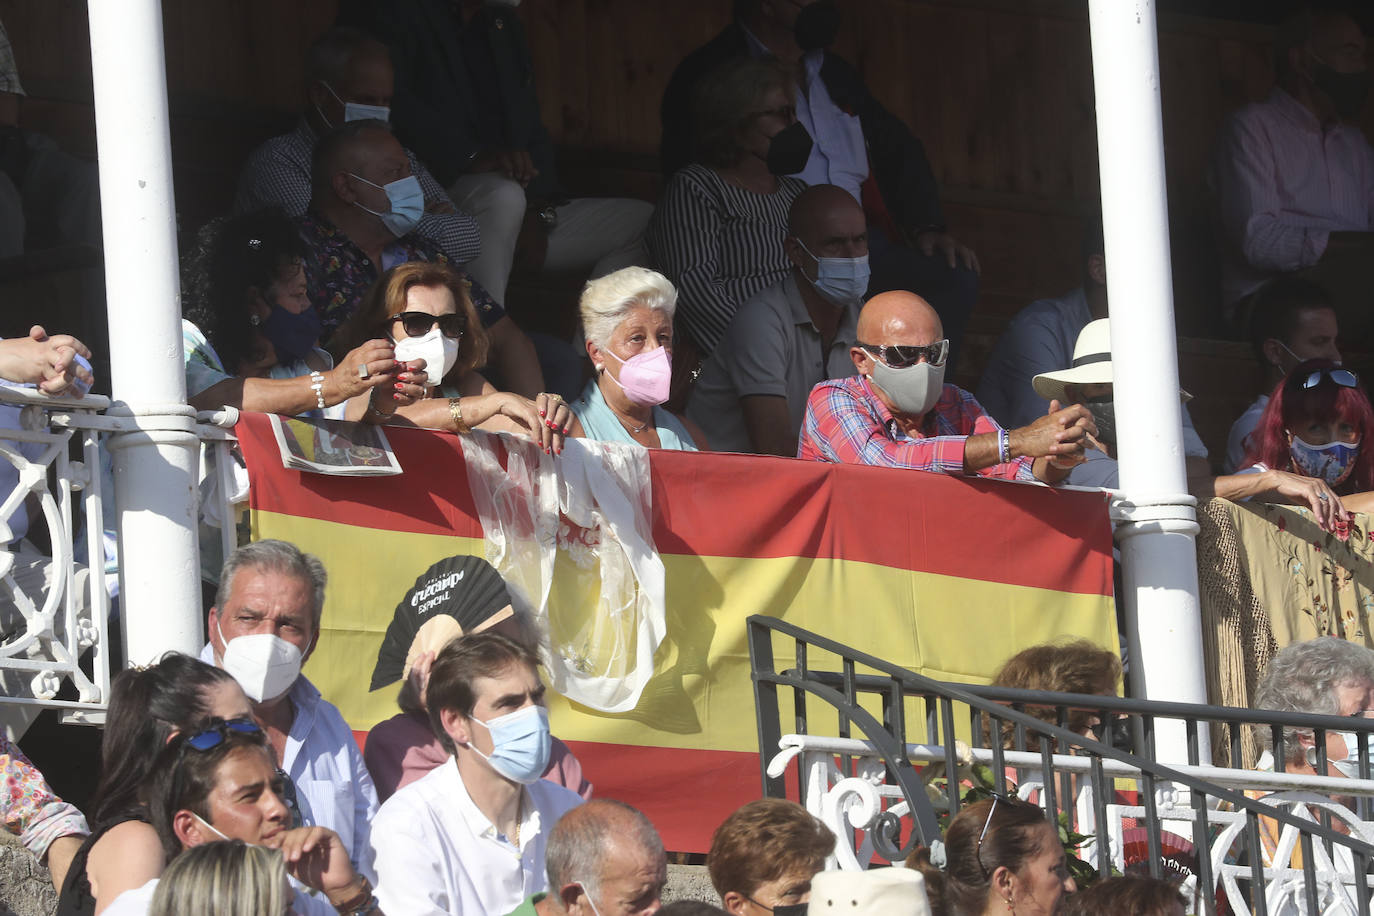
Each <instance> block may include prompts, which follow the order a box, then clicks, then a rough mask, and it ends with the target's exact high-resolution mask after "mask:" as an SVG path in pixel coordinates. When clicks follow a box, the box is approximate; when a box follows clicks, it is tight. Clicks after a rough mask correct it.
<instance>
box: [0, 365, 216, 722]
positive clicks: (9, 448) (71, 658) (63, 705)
mask: <svg viewBox="0 0 1374 916" xmlns="http://www.w3.org/2000/svg"><path fill="white" fill-rule="evenodd" d="M0 404H4V405H9V406H12V407H14V408H17V409H18V410H19V411H20V428H19V429H0V460H3V461H6V462H8V463H9V464H11V465H13V466H14V468H15V469H16V470H17V471H18V475H19V483H18V486H16V487H15V489H14V491H13V492H10V493H0V519H8V518H9V517H10V516H11V515H12V514H13V513H14V512H15V511H16V510H20V509H22V507H24V505H25V503H26V502H27V503H28V505H29V506H36V511H33V512H30V523H29V525H30V531H32V532H37V531H40V530H44V529H46V532H47V535H48V539H49V542H50V550H49V551H47V552H39V551H36V550H34V549H32V548H31V547H30V546H28V545H25V544H23V543H22V542H21V543H12V542H14V541H15V538H14V535H13V532H11V531H10V530H9V527H8V525H7V524H6V523H5V522H4V521H0V544H7V545H9V546H8V547H7V548H4V549H0V630H2V631H3V632H0V681H2V682H3V690H0V710H4V711H5V713H6V719H7V722H6V724H7V725H8V726H9V727H11V728H13V729H15V730H22V728H24V727H27V725H28V723H29V722H31V721H32V719H33V717H34V716H36V715H37V713H38V712H39V711H40V710H42V709H44V708H57V709H61V710H63V716H64V720H65V721H69V722H83V723H89V724H99V723H100V722H102V721H103V720H104V710H105V706H106V703H107V702H108V699H109V686H110V676H111V671H110V646H111V639H110V636H111V633H110V629H109V626H110V622H109V617H110V599H109V597H108V593H107V590H106V576H105V572H104V569H105V539H104V524H103V522H102V519H103V515H104V513H103V509H104V508H105V505H106V502H107V501H109V500H112V499H113V494H112V493H110V492H107V490H108V488H107V487H103V486H102V470H101V468H102V461H103V454H104V451H105V442H104V440H105V439H106V438H107V437H108V436H110V435H112V434H115V433H119V432H127V431H129V430H130V429H133V428H135V427H136V424H137V420H136V419H135V418H127V417H112V416H106V415H105V414H104V411H106V410H107V409H108V408H109V407H110V401H109V400H107V399H106V398H102V397H98V396H95V395H87V396H86V397H84V398H51V397H47V396H46V395H43V394H39V393H38V392H36V391H35V390H33V389H26V388H9V387H3V386H0ZM237 420H238V414H237V412H236V411H233V410H224V411H216V412H213V413H203V414H201V415H200V416H199V417H198V421H199V422H198V424H197V425H196V427H195V430H196V435H197V436H198V438H200V439H201V441H202V442H203V443H204V445H205V446H206V449H205V450H206V452H207V453H209V454H210V455H211V456H213V457H212V458H211V459H210V460H208V461H207V462H206V465H207V467H208V468H210V469H211V470H212V471H213V473H214V474H216V475H217V478H218V481H217V482H218V486H215V487H206V488H205V492H204V493H203V494H202V499H205V498H206V497H207V496H208V498H210V499H213V500H215V501H216V503H217V505H216V506H215V507H214V510H213V511H211V512H210V513H206V514H209V515H211V516H213V517H217V518H219V519H227V520H229V524H226V525H223V526H222V528H221V533H220V534H219V536H220V537H221V538H222V545H223V548H224V550H225V553H226V555H227V553H228V552H229V551H231V550H232V549H233V548H234V546H235V531H234V526H233V523H232V520H233V517H234V516H233V511H232V507H231V506H230V504H229V502H228V497H229V496H230V495H232V494H234V493H235V491H236V490H237V489H240V488H238V487H236V486H235V482H234V466H235V464H234V458H233V457H232V455H231V450H232V448H233V446H234V444H235V440H234V437H233V434H232V432H231V431H230V430H231V428H232V427H233V425H234V424H235V423H236V422H237ZM21 447H22V450H21ZM76 447H79V449H80V451H79V455H80V457H79V458H74V457H72V453H73V450H74V448H76ZM26 452H27V454H26ZM83 532H84V534H83ZM81 537H84V538H85V541H84V543H85V548H86V549H85V557H86V558H88V561H89V563H90V564H91V566H92V568H90V569H87V568H86V567H85V566H82V565H81V564H79V563H77V561H76V557H77V556H78V554H79V553H80V551H78V550H77V545H78V544H79V543H81V542H80V540H79V539H80V538H81ZM66 685H70V686H71V688H72V689H71V690H69V691H66V692H67V694H68V696H66V697H64V698H62V699H58V695H59V693H62V692H63V691H64V687H65V686H66ZM72 693H74V694H75V697H74V698H73V697H71V696H70V694H72Z"/></svg>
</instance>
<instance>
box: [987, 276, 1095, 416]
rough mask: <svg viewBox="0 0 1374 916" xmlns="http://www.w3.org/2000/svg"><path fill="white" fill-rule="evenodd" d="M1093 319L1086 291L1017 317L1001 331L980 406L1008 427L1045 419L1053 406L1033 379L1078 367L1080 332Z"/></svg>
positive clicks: (1044, 302) (1044, 301)
mask: <svg viewBox="0 0 1374 916" xmlns="http://www.w3.org/2000/svg"><path fill="white" fill-rule="evenodd" d="M1092 320H1093V316H1092V311H1091V310H1090V309H1089V308H1088V297H1087V295H1086V294H1085V293H1084V292H1083V289H1082V287H1079V288H1078V289H1076V290H1074V291H1073V292H1071V293H1069V294H1068V295H1067V296H1061V297H1060V298H1058V299H1040V300H1037V301H1035V302H1032V303H1031V304H1030V305H1028V306H1026V307H1025V308H1023V309H1022V310H1021V311H1019V312H1017V313H1016V317H1015V318H1013V319H1012V320H1011V323H1010V324H1008V325H1007V329H1006V330H1005V331H1003V332H1002V336H1001V338H999V339H998V341H997V346H996V347H994V348H993V351H992V356H990V357H989V358H988V364H987V368H985V369H984V370H983V377H982V379H980V380H979V382H978V390H977V391H976V392H975V394H976V395H977V397H978V403H979V404H982V405H983V409H984V410H986V411H987V412H988V413H989V414H991V415H992V418H993V419H994V420H996V421H997V422H998V423H999V424H1001V425H1002V427H1003V428H1004V429H1017V428H1019V427H1022V426H1027V425H1029V424H1031V423H1033V422H1035V421H1036V420H1037V419H1039V418H1040V417H1043V416H1044V415H1045V414H1046V412H1048V411H1049V409H1050V402H1049V401H1047V400H1045V399H1044V398H1042V397H1041V396H1040V395H1038V394H1036V393H1035V388H1033V387H1032V386H1031V379H1033V378H1035V377H1036V376H1037V375H1040V374H1041V373H1042V372H1058V371H1059V370H1061V369H1066V368H1068V367H1069V366H1071V365H1073V347H1074V344H1075V343H1077V342H1078V333H1079V332H1080V331H1082V330H1083V328H1084V327H1086V326H1087V324H1088V322H1090V321H1092Z"/></svg>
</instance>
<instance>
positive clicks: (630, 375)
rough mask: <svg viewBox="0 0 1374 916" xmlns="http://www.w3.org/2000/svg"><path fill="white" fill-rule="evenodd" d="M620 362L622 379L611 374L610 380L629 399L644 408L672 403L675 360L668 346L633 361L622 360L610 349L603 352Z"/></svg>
mask: <svg viewBox="0 0 1374 916" xmlns="http://www.w3.org/2000/svg"><path fill="white" fill-rule="evenodd" d="M601 352H602V353H605V354H606V355H607V356H609V357H611V358H612V359H614V360H615V361H616V362H618V363H620V379H619V380H618V381H617V380H616V378H615V377H614V376H613V375H611V374H610V373H609V372H607V373H606V377H607V378H609V379H610V380H611V381H613V382H615V383H616V384H617V385H619V386H620V390H621V391H624V392H625V397H627V398H629V399H630V400H631V401H634V402H635V403H636V404H640V405H642V406H644V407H652V406H653V405H655V404H662V403H663V402H664V401H666V400H668V387H669V385H670V384H671V383H672V381H673V360H672V357H671V356H669V354H668V348H667V347H657V348H655V349H653V350H650V351H649V352H648V353H640V354H639V355H638V356H632V357H630V358H629V359H621V358H620V357H619V356H616V355H615V354H614V353H612V352H611V350H610V348H609V347H606V348H605V349H603V350H602V351H601Z"/></svg>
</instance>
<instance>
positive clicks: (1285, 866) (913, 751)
mask: <svg viewBox="0 0 1374 916" xmlns="http://www.w3.org/2000/svg"><path fill="white" fill-rule="evenodd" d="M779 745H780V746H779V751H778V753H777V754H775V755H774V756H773V758H772V759H771V760H770V761H769V763H768V774H769V775H770V776H781V775H782V774H783V773H784V772H785V771H786V769H787V767H788V766H789V764H791V762H792V761H793V760H797V763H798V766H799V768H800V776H801V785H802V787H803V791H802V797H803V799H804V803H805V805H806V807H807V810H808V811H810V812H811V813H812V814H814V815H815V816H816V817H818V818H820V820H821V821H822V822H823V823H824V824H825V825H826V826H827V827H829V828H830V829H831V831H832V832H834V834H835V835H836V836H837V837H839V838H841V842H840V843H838V844H837V848H836V850H835V854H834V855H832V856H831V857H830V859H829V860H827V862H826V867H827V868H844V869H851V870H853V869H862V868H867V867H868V864H869V863H870V862H871V861H872V860H873V857H874V854H873V845H872V843H871V841H869V840H868V829H869V828H870V827H871V826H872V825H873V823H874V822H875V820H876V819H877V817H878V815H879V814H881V813H882V812H883V811H890V812H892V813H893V814H896V815H897V816H899V817H900V816H903V815H905V814H906V813H907V812H906V803H905V802H904V801H903V800H902V793H901V789H900V787H898V786H897V785H895V784H892V783H890V782H888V780H887V768H886V765H885V764H884V763H883V760H882V758H881V756H880V755H879V753H878V751H877V749H876V748H875V747H874V746H873V745H872V744H870V743H869V742H867V741H862V740H859V739H854V738H825V737H817V736H813V735H784V736H783V738H782V740H781V741H780V742H779ZM957 749H958V755H959V757H960V764H961V767H962V766H967V765H969V764H981V765H984V766H991V765H992V751H990V750H987V749H984V748H972V749H970V748H967V747H964V746H962V745H961V744H960V745H958V746H957ZM906 752H907V757H908V759H910V760H911V761H912V763H914V764H916V765H919V766H930V765H934V766H935V767H939V766H940V765H941V764H943V762H944V760H945V749H944V747H943V746H941V745H936V744H909V745H907V748H906ZM1051 759H1052V763H1053V766H1054V768H1055V771H1056V772H1058V773H1069V774H1074V775H1086V774H1088V773H1089V772H1090V771H1091V769H1092V766H1093V763H1092V759H1091V758H1090V757H1086V756H1073V755H1064V754H1055V755H1052V758H1051ZM1003 761H1004V763H1005V764H1006V766H1008V767H1010V768H1017V772H1018V773H1019V774H1020V776H1021V778H1020V780H1018V782H1017V794H1018V796H1019V797H1021V798H1022V799H1026V800H1030V801H1035V802H1038V803H1041V804H1043V803H1044V799H1045V797H1046V793H1045V792H1044V791H1043V789H1044V785H1043V781H1042V777H1041V775H1040V772H1041V770H1040V768H1041V767H1042V766H1043V762H1044V761H1043V758H1042V757H1041V755H1040V754H1039V753H1030V752H1025V751H1004V752H1003ZM1100 765H1101V766H1102V770H1103V773H1104V775H1106V776H1107V777H1109V778H1110V779H1112V781H1113V782H1114V783H1115V782H1118V781H1120V780H1137V781H1138V780H1139V779H1140V775H1141V774H1140V771H1139V770H1138V769H1136V768H1134V767H1131V766H1128V765H1126V764H1123V763H1119V762H1117V761H1114V760H1102V761H1100ZM1176 769H1178V770H1180V771H1182V772H1184V773H1186V774H1188V775H1194V773H1195V774H1196V775H1198V776H1200V777H1203V778H1205V779H1208V780H1210V781H1211V782H1213V783H1215V784H1217V785H1220V786H1225V787H1227V788H1230V789H1235V790H1238V791H1250V792H1254V793H1270V794H1268V795H1265V796H1263V797H1262V798H1261V801H1263V802H1264V803H1265V804H1268V805H1272V806H1273V807H1275V808H1281V809H1284V810H1287V811H1289V812H1291V813H1293V814H1296V815H1298V816H1300V817H1302V818H1304V819H1306V820H1309V821H1313V822H1314V823H1315V822H1316V819H1317V818H1316V814H1315V812H1317V811H1319V810H1320V811H1326V812H1329V814H1330V816H1331V820H1332V822H1333V823H1339V824H1341V825H1343V826H1344V828H1345V829H1346V830H1348V831H1349V832H1350V834H1351V835H1352V836H1355V837H1358V838H1360V839H1363V840H1365V841H1366V842H1374V823H1371V822H1367V821H1362V820H1360V818H1359V817H1358V815H1356V814H1355V813H1354V812H1353V811H1351V810H1350V809H1349V808H1348V807H1346V806H1345V805H1342V804H1339V803H1337V802H1335V801H1332V797H1333V796H1341V797H1347V798H1349V797H1365V798H1374V780H1371V779H1344V778H1341V777H1332V776H1311V775H1301V774H1292V773H1273V772H1268V771H1261V770H1239V769H1230V768H1224V767H1186V766H1180V767H1176ZM940 775H943V770H940ZM955 778H956V779H958V778H959V777H958V775H957V774H956V776H955ZM1076 784H1077V790H1076V792H1075V797H1074V804H1073V807H1074V812H1075V814H1074V818H1075V827H1076V829H1077V830H1078V832H1080V833H1086V834H1092V833H1094V832H1096V831H1095V828H1094V821H1093V810H1094V805H1093V798H1092V787H1091V783H1090V781H1089V780H1088V779H1085V778H1079V779H1077V780H1076ZM1138 784H1139V783H1138V782H1137V785H1138ZM1175 788H1176V787H1174V786H1173V785H1172V784H1165V785H1161V786H1159V787H1158V788H1157V790H1156V796H1155V797H1156V801H1157V804H1158V808H1157V811H1158V816H1159V818H1160V820H1161V822H1163V825H1164V829H1166V830H1169V831H1171V832H1174V833H1176V834H1178V835H1179V836H1182V837H1184V838H1185V839H1189V840H1191V838H1192V836H1193V824H1194V823H1195V821H1196V819H1197V818H1198V817H1199V816H1200V815H1199V813H1198V812H1197V811H1196V810H1194V808H1193V807H1192V803H1191V799H1190V798H1189V796H1188V794H1187V793H1186V792H1178V791H1175ZM930 797H931V799H932V801H934V802H935V803H936V805H937V809H938V807H939V806H940V805H941V804H942V803H943V800H944V793H943V791H941V792H938V793H937V792H935V791H934V790H933V789H932V790H931V792H930ZM1105 807H1106V812H1107V824H1106V830H1105V837H1103V838H1104V839H1105V840H1106V841H1107V843H1108V848H1109V852H1110V858H1111V861H1112V864H1113V865H1114V867H1115V868H1117V869H1118V870H1124V868H1125V855H1124V853H1125V842H1124V835H1125V831H1126V830H1127V829H1129V828H1130V827H1131V826H1137V822H1143V819H1144V818H1145V808H1144V807H1143V806H1137V805H1125V804H1119V803H1117V802H1116V801H1115V799H1113V800H1112V801H1111V802H1109V803H1108V804H1107V805H1106V806H1105ZM1207 823H1208V825H1209V826H1210V827H1211V831H1212V839H1211V842H1210V845H1209V848H1208V849H1207V850H1205V854H1207V855H1208V856H1209V858H1210V861H1211V863H1212V875H1213V878H1214V882H1215V885H1214V887H1212V888H1211V889H1210V891H1209V892H1210V893H1214V894H1215V893H1218V891H1220V892H1221V893H1223V894H1224V895H1225V896H1226V898H1227V899H1228V901H1229V902H1230V905H1231V909H1232V912H1234V913H1237V914H1240V913H1248V912H1249V911H1250V910H1249V905H1248V903H1247V895H1246V891H1245V890H1244V889H1243V888H1242V885H1245V886H1246V887H1248V885H1249V882H1250V881H1251V880H1252V878H1253V872H1252V870H1251V867H1250V865H1249V863H1248V862H1247V863H1245V864H1237V860H1238V858H1239V854H1240V852H1241V847H1242V845H1243V842H1244V835H1243V831H1244V828H1245V816H1244V814H1242V813H1239V812H1235V811H1228V810H1220V809H1215V808H1209V810H1208V811H1207ZM1096 841H1097V839H1096V838H1094V839H1093V840H1092V841H1090V842H1096ZM1298 843H1299V831H1298V830H1297V829H1296V828H1293V827H1284V828H1283V829H1282V830H1281V831H1279V833H1278V839H1277V842H1276V844H1275V851H1274V854H1273V857H1272V861H1271V862H1268V863H1266V865H1265V867H1264V870H1263V873H1264V879H1265V882H1266V887H1265V899H1266V901H1267V903H1268V911H1269V912H1270V913H1283V914H1297V913H1303V912H1305V905H1304V903H1303V901H1302V898H1303V894H1304V883H1303V882H1304V877H1303V871H1302V869H1301V868H1296V867H1292V863H1293V861H1294V856H1293V852H1294V850H1295V849H1297V848H1298ZM1312 846H1313V857H1314V864H1315V865H1316V873H1317V876H1318V900H1319V902H1320V903H1321V910H1320V912H1321V913H1323V914H1332V916H1336V914H1350V916H1354V914H1355V913H1357V912H1358V909H1357V908H1356V904H1355V896H1354V895H1355V892H1356V889H1357V888H1358V886H1359V883H1360V882H1359V880H1358V879H1357V878H1356V875H1355V868H1354V863H1353V862H1352V860H1351V857H1350V856H1349V854H1348V852H1347V851H1346V850H1344V849H1341V848H1337V849H1335V850H1334V851H1328V850H1327V849H1325V848H1324V847H1323V844H1321V843H1320V842H1317V843H1313V844H1312ZM1333 853H1334V854H1333ZM1081 855H1083V857H1084V858H1085V859H1086V860H1088V861H1092V860H1093V859H1094V858H1095V856H1096V852H1095V851H1094V850H1093V849H1092V848H1091V847H1085V848H1084V849H1083V850H1081ZM1364 881H1365V882H1374V878H1365V879H1364ZM1369 887H1371V888H1374V883H1370V884H1369ZM1183 889H1184V891H1185V893H1189V894H1195V893H1197V892H1198V889H1197V887H1196V884H1195V878H1189V879H1188V881H1187V882H1185V884H1184V887H1183Z"/></svg>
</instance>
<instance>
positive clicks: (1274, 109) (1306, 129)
mask: <svg viewBox="0 0 1374 916" xmlns="http://www.w3.org/2000/svg"><path fill="white" fill-rule="evenodd" d="M1215 179H1216V190H1217V195H1218V198H1219V204H1220V208H1221V224H1222V230H1223V232H1224V233H1225V236H1226V248H1227V252H1226V253H1227V258H1226V259H1225V261H1224V263H1223V273H1222V292H1223V294H1224V296H1225V297H1226V304H1227V305H1228V306H1229V305H1230V304H1231V303H1234V302H1235V301H1236V300H1237V299H1239V298H1241V297H1242V296H1244V295H1246V294H1247V293H1249V292H1251V291H1252V290H1254V289H1255V288H1256V287H1257V286H1259V285H1260V284H1261V283H1263V282H1264V281H1265V280H1266V279H1268V278H1269V277H1271V276H1273V275H1274V274H1275V273H1278V272H1280V271H1292V270H1299V269H1301V268H1303V267H1311V266H1312V265H1313V264H1316V263H1317V261H1318V260H1320V258H1321V256H1322V254H1323V253H1324V252H1325V251H1326V241H1327V237H1328V236H1329V235H1330V233H1331V232H1332V231H1341V230H1345V231H1356V232H1363V231H1368V230H1371V229H1374V149H1371V147H1370V145H1369V141H1368V140H1366V139H1365V136H1364V133H1363V132H1362V131H1361V130H1360V128H1359V127H1358V126H1357V125H1353V124H1345V123H1340V122H1337V123H1335V124H1331V125H1328V126H1326V127H1325V128H1323V126H1322V124H1321V122H1319V121H1318V120H1317V117H1316V115H1314V114H1312V112H1310V111H1308V110H1307V108H1306V107H1304V106H1303V104H1302V103H1301V102H1299V101H1298V100H1297V99H1295V98H1293V97H1292V96H1291V95H1289V94H1288V93H1287V92H1284V91H1283V90H1282V89H1277V88H1276V89H1274V90H1273V91H1272V92H1271V93H1269V97H1268V98H1266V99H1265V100H1264V101H1262V102H1256V103H1254V104H1252V105H1247V106H1245V107H1244V108H1242V109H1240V110H1239V111H1237V112H1236V113H1234V114H1233V115H1231V117H1230V118H1229V119H1228V120H1227V123H1226V126H1225V127H1224V128H1223V129H1222V134H1221V141H1220V144H1219V145H1218V149H1217V160H1216V170H1215Z"/></svg>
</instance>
